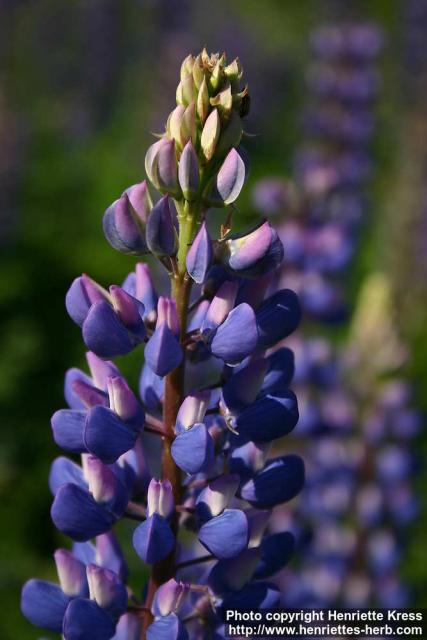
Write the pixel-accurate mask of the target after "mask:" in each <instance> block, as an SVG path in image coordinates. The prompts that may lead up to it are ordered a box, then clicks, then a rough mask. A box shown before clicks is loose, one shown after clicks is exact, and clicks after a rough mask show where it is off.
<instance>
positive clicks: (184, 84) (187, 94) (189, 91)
mask: <svg viewBox="0 0 427 640" xmlns="http://www.w3.org/2000/svg"><path fill="white" fill-rule="evenodd" d="M195 97H196V96H195V87H194V82H193V75H192V74H191V73H189V74H187V75H186V76H184V77H183V78H182V79H181V81H180V83H179V85H178V87H177V90H176V102H177V104H180V105H183V106H184V107H187V106H188V105H189V104H190V103H191V102H193V100H194V99H195Z"/></svg>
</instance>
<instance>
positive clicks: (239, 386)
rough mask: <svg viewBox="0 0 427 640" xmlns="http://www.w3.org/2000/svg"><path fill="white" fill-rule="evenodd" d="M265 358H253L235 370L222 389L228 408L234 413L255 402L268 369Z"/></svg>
mask: <svg viewBox="0 0 427 640" xmlns="http://www.w3.org/2000/svg"><path fill="white" fill-rule="evenodd" d="M267 366H268V362H267V360H266V359H265V358H261V359H253V360H250V361H249V362H248V364H246V365H245V366H243V367H241V368H239V370H238V371H234V372H233V374H232V375H231V376H230V377H229V379H228V380H227V382H226V383H225V385H224V386H223V389H222V397H223V399H224V402H225V404H226V405H227V408H228V410H229V411H230V412H231V413H233V414H236V413H239V412H240V411H243V409H244V408H245V407H247V406H248V405H250V404H252V402H255V399H256V397H257V396H258V393H259V391H260V389H261V385H262V384H263V380H264V377H265V374H266V371H267Z"/></svg>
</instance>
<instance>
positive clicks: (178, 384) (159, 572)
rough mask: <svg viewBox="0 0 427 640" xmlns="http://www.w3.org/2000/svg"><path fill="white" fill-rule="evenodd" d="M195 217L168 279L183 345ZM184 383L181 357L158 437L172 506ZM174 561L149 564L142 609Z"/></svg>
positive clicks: (184, 228) (183, 228) (169, 381)
mask: <svg viewBox="0 0 427 640" xmlns="http://www.w3.org/2000/svg"><path fill="white" fill-rule="evenodd" d="M195 220H196V216H189V217H185V218H184V217H183V216H180V234H179V252H178V266H179V269H178V272H175V273H174V274H173V275H172V277H171V289H172V292H171V293H172V298H173V299H174V300H175V302H176V307H177V314H178V320H179V327H180V342H181V344H183V343H184V340H185V335H186V330H187V329H186V327H187V316H188V308H189V299H190V291H191V279H190V278H189V277H188V274H187V272H186V268H185V258H186V256H187V253H188V249H189V246H190V244H191V242H192V240H193V237H194V232H195V229H196V226H197V222H196V221H195ZM184 381H185V357H184V358H183V360H182V363H181V364H180V365H179V367H177V368H176V369H174V370H173V371H171V373H169V374H168V375H167V376H166V378H165V395H164V402H163V429H164V431H165V434H166V435H165V437H162V478H163V479H167V480H169V481H170V483H171V485H172V489H173V495H174V500H175V504H177V505H179V504H181V502H182V494H183V487H182V480H181V471H180V469H179V468H178V467H177V465H176V464H175V461H174V459H173V457H172V453H171V446H172V442H173V438H174V427H175V422H176V416H177V414H178V409H179V407H180V405H181V403H182V400H183V395H184ZM179 517H180V513H179V512H178V511H174V514H173V516H172V519H171V522H170V526H171V529H172V533H173V534H174V537H175V540H176V538H177V534H178V527H179ZM175 571H176V560H175V549H173V550H172V551H171V553H170V554H169V555H168V556H167V557H166V558H164V559H163V560H161V561H160V562H157V563H156V564H154V565H153V567H152V571H151V576H150V580H149V583H148V590H147V597H146V600H145V604H144V606H145V607H146V609H148V610H150V609H151V605H152V602H153V598H154V594H155V592H156V590H157V589H158V587H159V586H160V585H161V584H163V583H164V582H167V581H168V580H170V578H172V577H173V576H174V575H175ZM152 620H153V618H152V615H151V612H149V613H148V614H147V615H146V616H145V617H144V620H143V623H142V634H141V640H145V638H146V631H147V627H148V626H149V625H150V624H151V622H152Z"/></svg>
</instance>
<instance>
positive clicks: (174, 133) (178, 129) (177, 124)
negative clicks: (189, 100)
mask: <svg viewBox="0 0 427 640" xmlns="http://www.w3.org/2000/svg"><path fill="white" fill-rule="evenodd" d="M184 113H185V107H184V106H183V105H182V104H179V105H177V106H176V107H175V109H174V110H173V111H172V113H171V114H170V116H169V119H168V125H167V132H168V133H169V135H170V136H171V138H173V139H174V140H175V142H176V144H177V145H178V147H180V148H182V147H183V146H184V140H183V136H182V120H183V117H184Z"/></svg>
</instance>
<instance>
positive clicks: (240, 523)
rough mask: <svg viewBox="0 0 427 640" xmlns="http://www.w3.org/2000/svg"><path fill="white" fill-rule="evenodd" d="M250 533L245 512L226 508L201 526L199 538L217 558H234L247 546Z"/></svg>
mask: <svg viewBox="0 0 427 640" xmlns="http://www.w3.org/2000/svg"><path fill="white" fill-rule="evenodd" d="M248 535H249V534H248V520H247V518H246V515H245V514H244V512H243V511H240V510H239V509H226V510H225V511H224V512H223V513H222V514H221V515H220V516H216V518H212V520H209V521H208V522H206V523H205V524H204V525H203V526H202V527H201V528H200V531H199V540H200V542H201V543H202V544H203V545H204V546H205V547H206V549H208V551H210V552H211V553H212V554H213V555H214V556H216V557H217V558H220V559H223V558H233V557H234V556H237V555H238V554H239V553H240V552H241V551H243V549H245V548H246V547H247V545H248Z"/></svg>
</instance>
